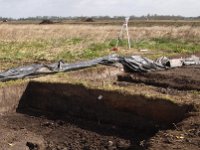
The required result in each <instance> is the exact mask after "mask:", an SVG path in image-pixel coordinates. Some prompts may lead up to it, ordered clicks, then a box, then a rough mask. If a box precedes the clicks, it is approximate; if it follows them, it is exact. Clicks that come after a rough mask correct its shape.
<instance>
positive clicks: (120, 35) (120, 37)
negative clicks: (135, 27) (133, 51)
mask: <svg viewBox="0 0 200 150" xmlns="http://www.w3.org/2000/svg"><path fill="white" fill-rule="evenodd" d="M129 19H130V17H126V18H125V22H124V24H123V25H122V28H121V31H120V33H119V36H118V39H117V43H116V47H118V45H119V40H120V39H122V37H123V32H124V31H126V35H127V39H128V48H129V49H130V48H131V41H130V35H129V29H128V22H129Z"/></svg>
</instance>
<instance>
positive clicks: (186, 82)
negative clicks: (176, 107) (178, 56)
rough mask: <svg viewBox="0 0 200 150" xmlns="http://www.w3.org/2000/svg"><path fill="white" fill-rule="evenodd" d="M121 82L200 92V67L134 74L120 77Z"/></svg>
mask: <svg viewBox="0 0 200 150" xmlns="http://www.w3.org/2000/svg"><path fill="white" fill-rule="evenodd" d="M118 80H119V81H127V82H134V83H144V84H147V85H153V86H158V87H163V88H175V89H178V90H198V91H199V90H200V86H199V85H200V65H198V66H185V67H182V68H175V69H169V70H164V71H157V72H151V73H132V74H123V75H119V76H118Z"/></svg>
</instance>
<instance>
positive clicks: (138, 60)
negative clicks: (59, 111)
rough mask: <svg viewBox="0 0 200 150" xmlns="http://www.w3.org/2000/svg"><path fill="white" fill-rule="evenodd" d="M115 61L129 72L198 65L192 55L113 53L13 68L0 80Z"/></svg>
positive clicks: (197, 58) (0, 77)
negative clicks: (83, 59)
mask: <svg viewBox="0 0 200 150" xmlns="http://www.w3.org/2000/svg"><path fill="white" fill-rule="evenodd" d="M115 63H121V64H122V65H123V66H124V68H125V70H128V71H129V72H151V71H157V70H164V69H169V68H174V67H181V66H184V65H200V58H199V57H197V56H194V55H193V56H191V57H189V58H185V59H183V58H180V59H168V58H167V57H160V58H158V59H157V60H155V61H153V60H150V59H148V58H145V57H142V56H131V57H121V56H118V55H115V54H114V55H109V56H105V57H100V58H97V59H93V60H88V61H82V62H77V63H73V64H68V63H64V62H63V61H59V62H57V63H53V64H49V65H45V64H32V65H28V66H23V67H18V68H13V69H9V70H7V71H5V72H1V73H0V81H8V80H14V79H22V78H25V77H30V76H35V75H42V74H52V73H57V72H67V71H71V70H78V69H82V68H88V67H92V66H96V65H98V64H103V65H111V64H115Z"/></svg>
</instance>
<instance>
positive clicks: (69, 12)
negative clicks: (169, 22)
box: [0, 0, 200, 19]
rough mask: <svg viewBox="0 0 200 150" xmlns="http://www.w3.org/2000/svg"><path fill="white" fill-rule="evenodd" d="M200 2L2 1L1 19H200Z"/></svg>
mask: <svg viewBox="0 0 200 150" xmlns="http://www.w3.org/2000/svg"><path fill="white" fill-rule="evenodd" d="M199 7H200V1H199V0H176V1H174V0H168V1H164V0H123V1H121V0H110V1H105V0H0V17H7V18H15V19H18V18H27V17H36V16H59V17H70V16H71V17H76V16H88V17H89V16H110V17H112V16H145V15H147V14H151V15H154V14H157V15H170V16H172V15H174V16H183V17H197V16H200V9H199Z"/></svg>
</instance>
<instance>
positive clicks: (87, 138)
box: [0, 114, 153, 150]
mask: <svg viewBox="0 0 200 150" xmlns="http://www.w3.org/2000/svg"><path fill="white" fill-rule="evenodd" d="M152 134H153V133H152ZM152 134H149V133H148V134H146V133H145V132H144V133H143V132H140V133H138V132H136V131H134V130H132V129H128V128H126V129H124V128H120V127H117V126H114V125H111V124H101V123H100V122H91V121H86V120H81V119H78V118H71V117H69V118H67V119H65V120H56V119H55V120H54V119H53V120H52V119H51V120H50V119H47V118H45V117H44V116H40V117H34V116H27V115H23V114H9V115H4V116H1V117H0V139H1V140H0V149H15V150H18V149H19V150H22V149H28V148H29V149H59V150H60V149H71V150H74V149H83V150H94V149H98V150H99V149H102V150H103V149H122V150H124V149H144V146H145V145H144V144H142V142H143V141H144V140H146V139H148V138H149V137H150V136H152Z"/></svg>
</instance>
